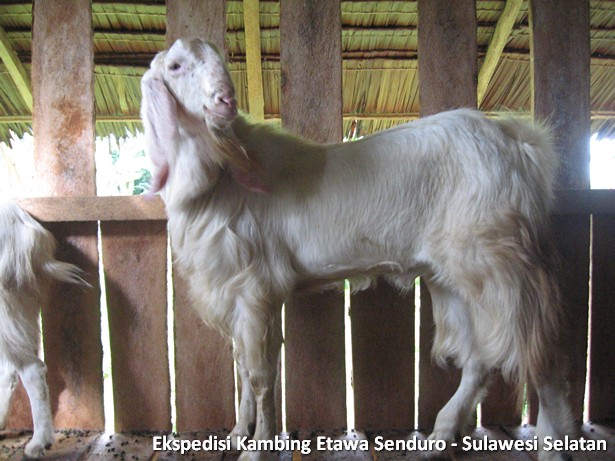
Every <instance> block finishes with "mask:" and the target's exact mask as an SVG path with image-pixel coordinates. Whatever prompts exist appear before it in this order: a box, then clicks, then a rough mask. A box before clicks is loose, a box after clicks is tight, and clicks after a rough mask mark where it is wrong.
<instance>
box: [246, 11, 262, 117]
mask: <svg viewBox="0 0 615 461" xmlns="http://www.w3.org/2000/svg"><path fill="white" fill-rule="evenodd" d="M259 3H260V2H259V0H243V21H244V27H245V30H246V40H245V43H246V68H247V76H248V104H249V107H250V115H251V117H252V118H253V119H255V120H264V119H265V97H264V92H263V68H262V65H261V32H260V14H259Z"/></svg>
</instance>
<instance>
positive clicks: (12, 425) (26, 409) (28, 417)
mask: <svg viewBox="0 0 615 461" xmlns="http://www.w3.org/2000/svg"><path fill="white" fill-rule="evenodd" d="M6 428H7V429H17V430H21V429H30V430H32V429H33V428H34V425H33V423H32V410H31V407H30V400H28V394H27V393H26V390H25V389H24V387H23V384H21V380H18V383H17V387H16V388H15V390H14V391H13V396H12V397H11V407H10V409H9V416H8V419H7V420H6Z"/></svg>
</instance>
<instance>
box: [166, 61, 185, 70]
mask: <svg viewBox="0 0 615 461" xmlns="http://www.w3.org/2000/svg"><path fill="white" fill-rule="evenodd" d="M181 67H182V66H181V64H179V63H178V62H174V63H172V64H171V65H170V66H169V70H172V71H176V70H179V69H181Z"/></svg>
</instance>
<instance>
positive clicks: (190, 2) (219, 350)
mask: <svg viewBox="0 0 615 461" xmlns="http://www.w3.org/2000/svg"><path fill="white" fill-rule="evenodd" d="M225 6H226V2H225V0H167V45H168V46H170V45H172V44H173V42H174V41H175V40H176V39H177V38H180V37H201V38H203V39H206V40H210V41H212V42H213V43H215V44H216V45H217V46H218V47H219V48H220V50H221V51H224V48H225V46H224V36H225V32H226V10H225ZM173 291H174V299H173V308H174V318H175V372H176V376H175V386H176V396H175V403H176V408H177V430H178V431H195V430H199V429H217V430H220V429H230V428H231V427H232V426H233V424H234V421H235V393H234V392H235V390H234V377H233V356H232V349H231V345H230V344H229V343H228V341H226V340H225V339H224V338H222V336H221V335H220V334H219V333H218V332H217V331H215V330H213V329H212V328H209V327H208V326H206V325H205V324H204V323H203V321H202V320H201V318H200V317H199V316H198V315H197V313H196V311H195V310H194V308H193V307H192V302H191V301H190V300H189V299H188V296H187V295H186V293H187V285H186V282H185V281H183V280H182V279H181V274H178V273H177V272H176V271H175V270H174V273H173Z"/></svg>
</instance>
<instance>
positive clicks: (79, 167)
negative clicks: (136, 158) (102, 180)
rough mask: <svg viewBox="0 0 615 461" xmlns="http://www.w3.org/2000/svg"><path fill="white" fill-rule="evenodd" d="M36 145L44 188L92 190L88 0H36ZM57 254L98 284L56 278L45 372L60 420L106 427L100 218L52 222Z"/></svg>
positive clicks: (45, 191) (46, 323) (66, 424)
mask: <svg viewBox="0 0 615 461" xmlns="http://www.w3.org/2000/svg"><path fill="white" fill-rule="evenodd" d="M33 18H34V21H33V25H32V90H33V100H34V107H33V127H34V133H35V138H34V151H35V152H34V153H35V165H36V176H37V184H38V185H39V186H40V190H39V192H40V194H41V195H50V196H78V195H95V193H96V185H95V169H94V46H93V31H92V10H91V2H90V1H88V0H58V1H56V0H37V1H35V2H34V7H33ZM49 228H50V229H51V230H52V231H53V233H54V235H55V236H56V238H57V239H58V240H59V243H60V246H59V251H58V254H57V256H58V258H59V259H62V260H65V261H69V262H72V263H75V264H77V265H78V266H80V267H81V268H82V269H83V270H85V272H86V274H87V280H88V281H89V282H90V283H91V284H92V286H93V288H92V289H88V290H84V289H82V288H77V287H72V286H63V285H62V286H58V287H57V289H55V290H54V292H53V301H52V302H51V304H50V305H49V306H45V307H44V308H43V314H42V317H43V337H44V343H45V344H44V347H45V361H46V363H47V366H48V370H49V371H48V373H47V380H48V383H49V389H50V395H51V401H52V406H53V410H54V413H55V417H54V420H55V424H56V427H58V428H82V429H96V430H102V429H103V428H104V413H103V404H102V369H101V367H102V346H101V341H100V301H99V299H100V293H99V283H98V247H97V225H96V223H95V222H90V223H66V224H53V225H49Z"/></svg>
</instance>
